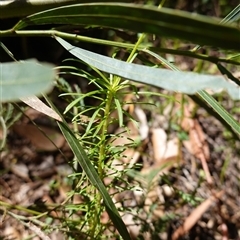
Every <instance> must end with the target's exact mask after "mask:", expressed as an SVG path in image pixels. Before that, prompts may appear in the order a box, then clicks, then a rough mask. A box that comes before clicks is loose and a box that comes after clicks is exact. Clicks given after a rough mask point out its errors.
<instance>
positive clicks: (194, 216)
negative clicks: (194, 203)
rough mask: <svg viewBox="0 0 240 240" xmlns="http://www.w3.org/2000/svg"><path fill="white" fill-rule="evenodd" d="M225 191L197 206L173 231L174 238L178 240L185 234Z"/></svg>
mask: <svg viewBox="0 0 240 240" xmlns="http://www.w3.org/2000/svg"><path fill="white" fill-rule="evenodd" d="M223 193H224V191H220V192H218V193H216V194H215V195H213V196H211V197H209V198H208V199H207V200H205V201H204V202H203V203H201V204H200V205H199V206H198V207H197V208H195V209H194V210H193V211H192V213H191V214H190V215H189V216H188V217H187V219H186V220H185V221H184V223H183V225H182V226H180V227H179V228H178V229H177V230H176V231H175V232H174V233H173V235H172V240H177V239H179V238H180V237H182V236H183V235H185V234H186V233H187V232H188V231H189V230H190V229H191V228H192V227H193V226H194V225H195V224H196V223H197V221H198V220H199V219H200V218H201V217H202V215H203V214H204V213H205V212H206V211H207V210H208V208H209V207H210V206H211V205H212V204H213V203H214V202H216V201H217V200H218V199H219V198H220V197H221V196H222V194H223Z"/></svg>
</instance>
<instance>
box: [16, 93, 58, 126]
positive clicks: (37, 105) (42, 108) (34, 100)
mask: <svg viewBox="0 0 240 240" xmlns="http://www.w3.org/2000/svg"><path fill="white" fill-rule="evenodd" d="M20 100H21V101H23V102H24V103H26V104H27V105H28V106H30V107H32V108H34V109H35V110H37V111H39V112H41V113H43V114H45V115H47V116H49V117H51V118H54V119H55V120H57V121H60V122H61V121H62V119H61V117H60V116H59V115H58V114H57V113H56V112H55V111H54V110H53V109H52V108H50V107H48V106H47V105H46V104H45V103H44V102H42V101H41V100H40V99H39V98H38V97H36V96H31V97H24V98H20Z"/></svg>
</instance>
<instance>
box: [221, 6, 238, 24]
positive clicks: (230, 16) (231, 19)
mask: <svg viewBox="0 0 240 240" xmlns="http://www.w3.org/2000/svg"><path fill="white" fill-rule="evenodd" d="M239 19H240V4H239V5H238V6H237V7H235V8H234V9H233V10H232V11H231V12H230V13H229V14H228V15H227V16H226V17H225V18H224V19H223V20H222V21H221V23H222V24H225V23H231V22H235V21H238V20H239Z"/></svg>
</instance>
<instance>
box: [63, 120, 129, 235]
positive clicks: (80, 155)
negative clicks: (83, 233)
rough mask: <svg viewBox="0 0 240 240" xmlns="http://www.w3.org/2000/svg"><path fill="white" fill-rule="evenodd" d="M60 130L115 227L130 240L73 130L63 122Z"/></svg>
mask: <svg viewBox="0 0 240 240" xmlns="http://www.w3.org/2000/svg"><path fill="white" fill-rule="evenodd" d="M58 125H59V128H60V129H61V131H62V133H63V135H64V137H65V138H66V140H67V142H68V143H69V146H70V147H71V149H72V151H73V153H74V154H75V156H76V157H77V159H78V161H79V163H80V165H81V167H82V169H83V170H84V172H85V173H86V175H87V177H88V179H89V180H90V181H91V183H92V184H93V186H95V187H96V188H97V189H98V191H99V192H100V193H101V195H102V198H103V200H104V203H105V206H106V210H107V212H108V214H109V216H110V218H111V220H112V222H113V224H114V226H115V227H116V228H117V230H118V232H119V233H120V235H121V236H122V237H123V239H126V240H130V239H131V237H130V235H129V233H128V231H127V228H126V226H125V224H124V222H123V221H122V219H121V217H120V215H119V213H118V211H117V209H116V207H115V205H114V203H113V201H112V199H111V197H110V196H109V194H108V192H107V190H106V188H105V186H104V184H103V182H102V181H101V179H100V178H99V176H98V174H97V172H96V170H95V169H94V167H93V165H92V164H91V162H90V161H89V159H88V157H87V155H86V153H85V151H84V149H83V148H82V146H81V145H80V143H79V141H78V140H77V139H76V137H75V136H74V134H73V133H72V131H71V129H69V127H68V126H67V124H65V123H63V122H58Z"/></svg>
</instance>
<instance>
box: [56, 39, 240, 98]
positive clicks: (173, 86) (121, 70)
mask: <svg viewBox="0 0 240 240" xmlns="http://www.w3.org/2000/svg"><path fill="white" fill-rule="evenodd" d="M56 39H57V41H58V42H59V43H60V44H61V45H62V46H63V47H64V48H65V49H67V50H68V51H69V52H70V53H72V54H73V55H74V56H76V57H77V58H79V59H81V60H82V61H84V62H85V63H87V64H89V65H91V66H94V67H96V68H97V69H99V70H101V71H104V72H107V73H111V74H114V75H118V76H121V77H124V78H126V79H130V80H134V81H137V82H141V83H145V84H149V85H153V86H156V87H161V88H165V89H167V90H171V91H177V92H182V93H186V94H194V93H196V92H198V91H200V90H204V89H206V88H207V89H212V90H215V91H218V90H219V89H222V88H223V89H226V90H227V91H228V93H229V94H230V95H231V97H232V98H233V99H240V94H239V91H240V90H239V88H238V87H237V86H236V85H234V84H232V83H230V82H227V81H226V80H225V79H224V78H223V77H222V76H212V75H203V74H198V73H193V72H180V71H171V70H167V69H159V68H151V67H147V66H141V65H138V64H133V63H126V62H123V61H120V60H116V59H112V58H109V57H106V56H102V55H100V54H96V53H93V52H90V51H87V50H84V49H81V48H78V47H74V46H72V45H71V44H69V43H68V42H66V41H65V40H63V39H61V38H59V37H56ZM152 54H153V55H154V53H152Z"/></svg>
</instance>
